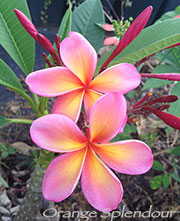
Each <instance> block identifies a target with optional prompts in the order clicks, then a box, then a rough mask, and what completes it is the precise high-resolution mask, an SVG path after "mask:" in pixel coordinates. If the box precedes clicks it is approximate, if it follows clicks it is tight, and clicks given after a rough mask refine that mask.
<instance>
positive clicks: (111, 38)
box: [104, 36, 117, 45]
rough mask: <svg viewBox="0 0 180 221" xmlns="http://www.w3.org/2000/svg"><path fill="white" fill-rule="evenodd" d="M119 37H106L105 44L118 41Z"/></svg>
mask: <svg viewBox="0 0 180 221" xmlns="http://www.w3.org/2000/svg"><path fill="white" fill-rule="evenodd" d="M116 40H117V38H116V37H115V36H113V37H107V38H105V39H104V45H113V44H114V43H115V42H116Z"/></svg>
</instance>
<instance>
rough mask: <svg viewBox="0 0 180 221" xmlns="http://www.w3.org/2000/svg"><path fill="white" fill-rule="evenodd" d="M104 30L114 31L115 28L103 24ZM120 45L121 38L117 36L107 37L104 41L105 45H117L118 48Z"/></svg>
mask: <svg viewBox="0 0 180 221" xmlns="http://www.w3.org/2000/svg"><path fill="white" fill-rule="evenodd" d="M102 28H103V29H104V30H105V31H111V32H112V31H114V27H113V25H112V24H103V25H102ZM118 44H119V38H117V37H116V36H111V37H107V38H105V39H104V45H115V46H117V45H118Z"/></svg>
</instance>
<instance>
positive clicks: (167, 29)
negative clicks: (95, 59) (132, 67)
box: [110, 19, 180, 65]
mask: <svg viewBox="0 0 180 221" xmlns="http://www.w3.org/2000/svg"><path fill="white" fill-rule="evenodd" d="M179 42H180V19H171V20H166V21H163V22H161V23H159V24H155V25H151V26H149V27H147V28H145V29H144V30H143V31H142V32H141V33H140V34H139V35H138V37H137V38H136V39H135V40H134V41H133V42H131V44H130V45H128V46H127V47H126V48H125V49H124V50H123V51H122V52H121V53H120V54H119V55H118V56H117V57H116V58H114V60H113V61H112V62H111V64H110V65H115V64H118V63H122V62H128V63H135V62H137V61H139V60H141V59H143V58H144V57H147V56H149V55H151V54H154V53H156V52H158V51H160V50H162V49H164V48H167V47H169V46H171V45H173V44H176V43H179Z"/></svg>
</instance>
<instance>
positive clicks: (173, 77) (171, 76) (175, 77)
mask: <svg viewBox="0 0 180 221" xmlns="http://www.w3.org/2000/svg"><path fill="white" fill-rule="evenodd" d="M141 77H148V78H158V79H164V80H168V81H180V74H177V73H163V74H146V73H141Z"/></svg>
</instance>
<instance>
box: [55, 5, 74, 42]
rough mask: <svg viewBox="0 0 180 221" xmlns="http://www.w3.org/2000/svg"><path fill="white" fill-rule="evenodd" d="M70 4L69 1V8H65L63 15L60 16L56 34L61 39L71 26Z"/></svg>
mask: <svg viewBox="0 0 180 221" xmlns="http://www.w3.org/2000/svg"><path fill="white" fill-rule="evenodd" d="M71 9H72V4H71V2H70V3H69V8H68V9H67V11H66V13H65V15H64V16H63V18H62V21H61V25H60V27H59V31H58V35H59V37H60V39H61V41H62V40H63V39H65V38H66V37H67V36H68V33H69V32H70V31H71V26H72V11H71Z"/></svg>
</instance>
